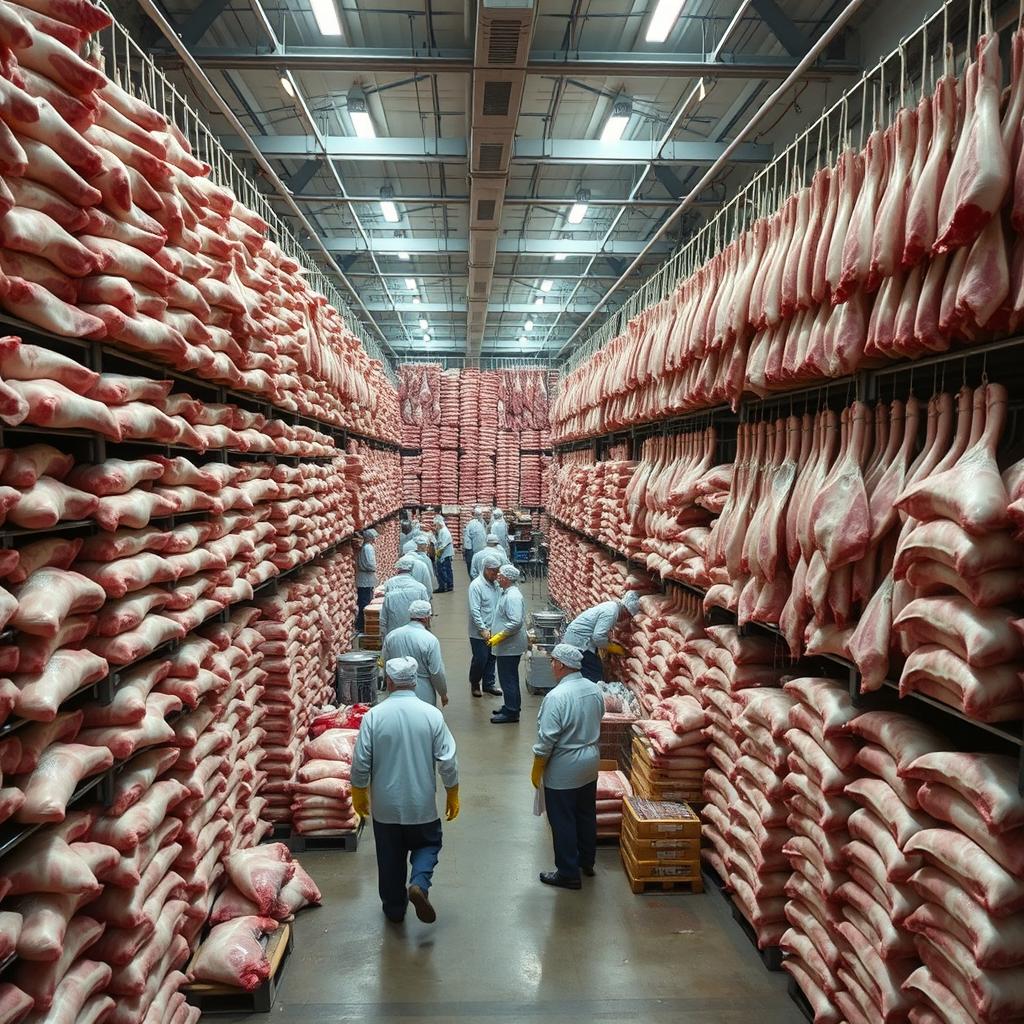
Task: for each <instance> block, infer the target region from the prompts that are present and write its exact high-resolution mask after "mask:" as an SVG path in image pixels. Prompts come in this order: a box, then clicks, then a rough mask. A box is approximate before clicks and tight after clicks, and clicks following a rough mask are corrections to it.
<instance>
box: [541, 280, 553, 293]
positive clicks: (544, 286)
mask: <svg viewBox="0 0 1024 1024" xmlns="http://www.w3.org/2000/svg"><path fill="white" fill-rule="evenodd" d="M554 284H555V282H554V281H547V280H545V281H541V283H540V290H541V291H542V292H549V291H551V289H552V288H553V287H554Z"/></svg>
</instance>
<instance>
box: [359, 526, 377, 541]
mask: <svg viewBox="0 0 1024 1024" xmlns="http://www.w3.org/2000/svg"><path fill="white" fill-rule="evenodd" d="M378 536H380V535H379V534H378V533H377V531H376V530H374V529H373V528H372V527H371V528H370V529H368V530H363V537H364V538H365V539H366V540H376V539H377V537H378Z"/></svg>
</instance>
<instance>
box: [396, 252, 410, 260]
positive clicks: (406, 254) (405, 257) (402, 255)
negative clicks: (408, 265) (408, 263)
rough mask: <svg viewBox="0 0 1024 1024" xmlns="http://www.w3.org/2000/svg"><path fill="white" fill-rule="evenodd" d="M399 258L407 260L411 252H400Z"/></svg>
mask: <svg viewBox="0 0 1024 1024" xmlns="http://www.w3.org/2000/svg"><path fill="white" fill-rule="evenodd" d="M398 258H399V259H400V260H407V259H408V258H409V254H408V253H407V252H400V253H399V254H398Z"/></svg>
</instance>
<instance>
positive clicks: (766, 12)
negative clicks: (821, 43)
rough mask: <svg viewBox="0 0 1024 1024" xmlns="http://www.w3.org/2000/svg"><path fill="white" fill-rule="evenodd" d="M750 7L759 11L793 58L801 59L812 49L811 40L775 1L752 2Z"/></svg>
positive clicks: (760, 0)
mask: <svg viewBox="0 0 1024 1024" xmlns="http://www.w3.org/2000/svg"><path fill="white" fill-rule="evenodd" d="M750 6H751V7H753V8H754V10H755V11H757V13H758V14H759V15H760V17H761V20H762V21H763V22H764V23H765V24H766V25H767V26H768V27H769V28H770V29H771V30H772V35H774V36H775V38H776V39H778V41H779V42H780V43H782V45H783V47H784V48H785V50H786V52H787V53H788V54H789V55H790V56H791V57H796V58H798V59H799V58H800V57H802V56H803V55H804V54H805V53H806V52H807V51H808V50H809V49H810V48H811V43H810V40H809V39H808V38H807V36H805V35H804V34H803V32H801V31H800V29H799V28H797V26H796V25H794V24H793V22H792V20H791V19H790V17H789V15H788V14H786V12H785V11H783V10H782V8H781V7H779V5H778V4H777V3H776V2H775V0H751V3H750Z"/></svg>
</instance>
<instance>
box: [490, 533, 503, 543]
mask: <svg viewBox="0 0 1024 1024" xmlns="http://www.w3.org/2000/svg"><path fill="white" fill-rule="evenodd" d="M487 543H488V544H500V543H501V541H499V540H498V535H497V534H496V533H489V534H487Z"/></svg>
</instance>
